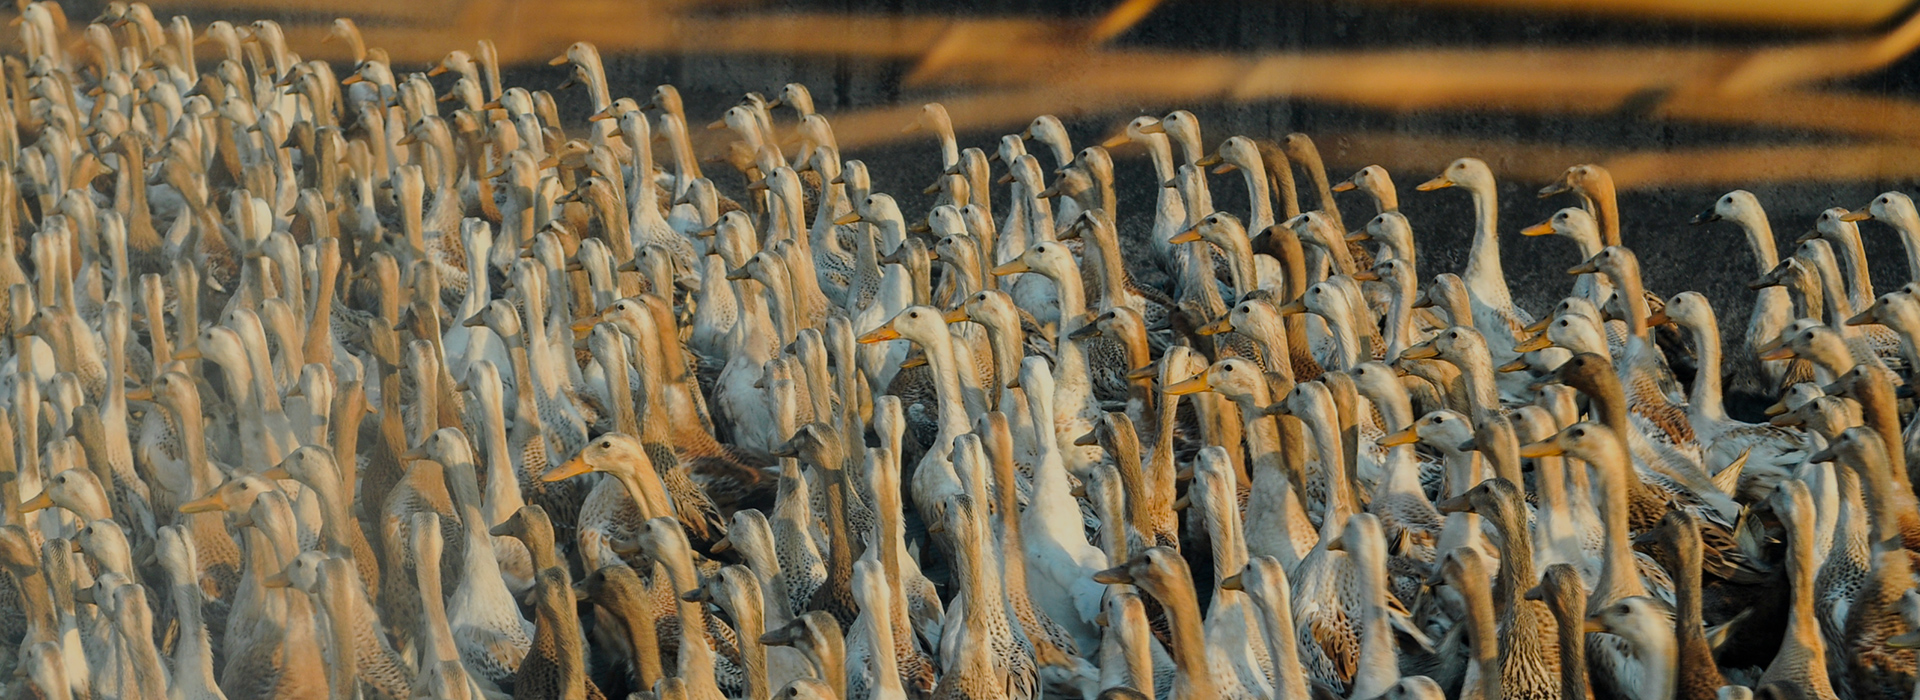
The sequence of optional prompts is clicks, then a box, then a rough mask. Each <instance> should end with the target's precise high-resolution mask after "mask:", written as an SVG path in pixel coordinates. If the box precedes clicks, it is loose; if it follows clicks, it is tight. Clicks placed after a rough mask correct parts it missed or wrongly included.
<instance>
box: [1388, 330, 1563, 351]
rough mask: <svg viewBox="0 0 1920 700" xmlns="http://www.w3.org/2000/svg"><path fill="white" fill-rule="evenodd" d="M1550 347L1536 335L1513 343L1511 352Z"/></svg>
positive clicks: (1543, 338) (1544, 337)
mask: <svg viewBox="0 0 1920 700" xmlns="http://www.w3.org/2000/svg"><path fill="white" fill-rule="evenodd" d="M1550 347H1553V341H1551V340H1548V339H1547V334H1546V333H1541V334H1539V335H1536V336H1533V337H1531V338H1528V339H1526V340H1522V341H1520V342H1518V343H1515V344H1514V346H1513V351H1514V352H1533V351H1535V350H1545V349H1547V348H1550ZM1408 349H1409V350H1411V349H1412V348H1408ZM1401 357H1406V355H1405V354H1402V355H1401Z"/></svg>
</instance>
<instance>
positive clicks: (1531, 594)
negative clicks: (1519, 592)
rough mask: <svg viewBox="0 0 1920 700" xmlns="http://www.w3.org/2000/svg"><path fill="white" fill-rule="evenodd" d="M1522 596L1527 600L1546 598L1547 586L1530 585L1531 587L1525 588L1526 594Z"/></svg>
mask: <svg viewBox="0 0 1920 700" xmlns="http://www.w3.org/2000/svg"><path fill="white" fill-rule="evenodd" d="M1522 597H1524V598H1526V599H1527V600H1546V599H1547V587H1546V586H1534V587H1532V588H1529V589H1527V593H1526V595H1525V596H1522Z"/></svg>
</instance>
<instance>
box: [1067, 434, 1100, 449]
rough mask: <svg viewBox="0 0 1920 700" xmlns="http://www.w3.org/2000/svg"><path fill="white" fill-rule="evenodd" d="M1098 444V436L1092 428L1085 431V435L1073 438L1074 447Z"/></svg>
mask: <svg viewBox="0 0 1920 700" xmlns="http://www.w3.org/2000/svg"><path fill="white" fill-rule="evenodd" d="M1098 444H1100V436H1099V435H1097V434H1096V431H1092V430H1089V431H1087V434H1085V435H1082V436H1080V437H1077V438H1074V439H1073V446H1074V447H1093V446H1095V445H1098Z"/></svg>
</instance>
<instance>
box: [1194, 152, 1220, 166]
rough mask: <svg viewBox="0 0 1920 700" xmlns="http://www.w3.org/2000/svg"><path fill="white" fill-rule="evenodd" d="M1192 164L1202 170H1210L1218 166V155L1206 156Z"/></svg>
mask: <svg viewBox="0 0 1920 700" xmlns="http://www.w3.org/2000/svg"><path fill="white" fill-rule="evenodd" d="M1193 164H1194V165H1197V166H1200V167H1202V168H1211V167H1213V166H1216V165H1219V164H1220V154H1218V153H1214V154H1211V155H1208V156H1206V157H1203V158H1201V159H1200V160H1196V161H1194V162H1193Z"/></svg>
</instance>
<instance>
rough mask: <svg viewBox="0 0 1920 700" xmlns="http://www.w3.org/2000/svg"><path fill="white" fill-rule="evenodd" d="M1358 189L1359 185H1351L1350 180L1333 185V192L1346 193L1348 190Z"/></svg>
mask: <svg viewBox="0 0 1920 700" xmlns="http://www.w3.org/2000/svg"><path fill="white" fill-rule="evenodd" d="M1358 187H1359V185H1355V184H1353V181H1352V180H1341V181H1339V182H1336V183H1333V191H1335V192H1346V191H1349V190H1353V189H1357V188H1358Z"/></svg>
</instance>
